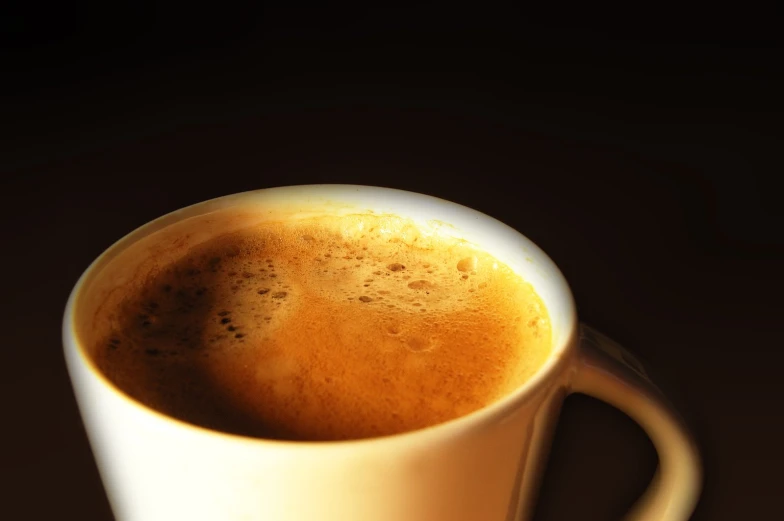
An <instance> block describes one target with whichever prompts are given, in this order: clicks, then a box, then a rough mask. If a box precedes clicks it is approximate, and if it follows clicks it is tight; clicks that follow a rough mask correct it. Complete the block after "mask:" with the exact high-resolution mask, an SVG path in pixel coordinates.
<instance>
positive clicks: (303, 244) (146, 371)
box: [90, 211, 551, 440]
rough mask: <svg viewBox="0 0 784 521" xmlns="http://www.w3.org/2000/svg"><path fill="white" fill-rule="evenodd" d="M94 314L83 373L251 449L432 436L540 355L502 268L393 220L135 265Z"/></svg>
mask: <svg viewBox="0 0 784 521" xmlns="http://www.w3.org/2000/svg"><path fill="white" fill-rule="evenodd" d="M212 219H213V221H214V222H219V221H220V220H221V219H229V220H230V219H235V220H236V216H234V217H232V216H231V212H230V211H226V212H224V214H223V215H222V214H221V213H220V212H218V214H216V215H215V216H214V217H213V218H212ZM213 221H211V222H213ZM182 233H183V234H184V235H183V237H185V236H187V233H185V232H182ZM178 247H181V244H180V243H179V242H178V241H177V240H176V239H172V238H171V237H168V238H166V239H165V240H164V239H161V241H160V244H159V245H157V246H156V248H158V251H160V252H166V251H174V250H176V248H178ZM153 257H154V256H153ZM160 259H168V257H167V256H166V255H163V254H161V256H160ZM154 260H155V259H154V258H153V259H152V261H154ZM115 262H122V256H120V258H118V259H116V260H115ZM96 309H97V311H96V312H95V315H94V318H93V322H92V324H91V326H90V327H91V328H92V330H94V331H95V332H97V333H95V334H96V335H97V336H96V337H94V338H92V339H91V341H92V347H93V348H94V349H93V357H94V362H95V364H96V365H97V367H98V368H99V369H100V371H102V372H103V374H104V375H105V376H106V377H107V378H108V379H110V380H111V381H112V382H113V383H114V384H115V385H116V386H117V387H118V388H119V389H121V390H122V391H124V392H125V393H127V394H128V395H130V396H131V397H133V398H135V399H136V400H138V401H140V402H142V403H144V404H146V405H148V406H149V407H151V408H154V409H156V410H158V411H160V412H162V413H164V414H167V415H170V416H172V417H175V418H178V419H181V420H183V421H186V422H189V423H192V424H196V425H200V426H203V427H207V428H210V429H215V430H220V431H225V432H230V433H235V434H241V435H246V436H254V437H262V438H275V439H290V440H345V439H357V438H366V437H373V436H382V435H390V434H395V433H400V432H405V431H410V430H413V429H418V428H422V427H427V426H430V425H435V424H438V423H441V422H444V421H447V420H450V419H453V418H456V417H459V416H462V415H465V414H468V413H470V412H472V411H475V410H477V409H479V408H482V407H484V406H486V405H488V404H490V403H492V402H494V401H496V400H498V399H499V398H501V397H503V396H504V395H505V394H508V393H509V392H510V391H511V390H513V389H514V388H516V387H518V386H519V385H521V384H522V383H524V382H525V381H526V380H527V379H528V378H530V377H531V376H532V375H533V374H534V373H535V372H536V371H537V369H538V368H539V367H540V366H541V365H542V364H543V362H544V361H545V360H546V358H547V357H548V355H549V352H550V344H551V332H550V323H549V318H548V315H547V310H546V309H545V307H544V304H543V303H542V301H541V299H540V298H539V296H538V295H537V294H536V293H535V291H534V290H533V288H532V287H531V286H530V285H529V284H528V283H526V282H525V281H524V280H522V279H521V278H520V277H519V276H518V275H517V274H515V273H514V272H513V271H512V270H511V269H510V268H509V267H507V266H506V265H504V264H503V263H501V262H500V261H498V260H497V259H495V258H494V257H492V256H491V255H489V254H487V253H485V252H483V251H481V250H478V249H476V248H474V247H472V246H471V245H469V244H466V243H464V242H462V241H459V240H457V239H453V238H450V237H447V236H441V235H439V234H437V233H426V232H423V231H422V230H421V229H420V228H418V227H417V226H416V225H415V224H414V223H412V222H410V221H407V220H405V219H402V218H399V217H394V216H379V215H347V216H341V217H303V218H298V219H281V220H277V221H273V222H254V223H253V224H249V225H248V226H245V227H240V228H239V229H234V230H233V231H230V232H227V233H222V234H219V235H218V236H215V237H209V238H207V239H206V240H201V241H199V242H198V243H197V244H191V245H188V246H187V248H185V249H184V251H182V252H180V253H178V254H177V255H173V256H171V259H169V260H162V261H161V262H160V263H159V264H157V265H155V266H153V267H152V268H149V267H148V269H145V270H137V271H136V272H134V274H133V276H132V277H130V278H129V280H127V281H125V282H123V283H122V284H119V283H118V285H117V288H115V289H113V290H112V291H111V292H110V293H107V296H106V297H105V299H104V301H102V302H101V303H100V305H98V306H97V308H96Z"/></svg>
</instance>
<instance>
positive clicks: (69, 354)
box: [62, 183, 578, 451]
mask: <svg viewBox="0 0 784 521" xmlns="http://www.w3.org/2000/svg"><path fill="white" fill-rule="evenodd" d="M293 191H305V192H309V193H311V194H315V195H325V194H329V195H330V197H334V198H336V199H337V200H338V201H339V200H340V194H346V193H349V192H361V193H362V194H363V195H365V194H367V195H366V196H368V197H369V196H371V195H378V194H382V193H383V194H386V195H395V196H399V197H411V198H415V199H419V200H421V201H429V202H431V203H435V204H438V205H445V207H449V208H451V209H453V210H456V211H460V212H464V213H467V214H468V215H471V216H473V217H475V218H477V219H481V220H484V221H485V222H487V223H488V224H492V225H493V226H494V227H499V229H501V230H503V229H506V231H507V232H512V233H513V234H514V235H516V236H517V237H519V239H521V240H523V241H525V242H526V246H527V247H528V248H529V249H532V250H536V251H537V254H538V255H539V257H540V259H542V260H544V261H545V262H547V263H548V264H549V265H548V266H547V268H548V273H549V275H550V277H552V280H553V283H554V284H555V285H556V286H558V287H559V293H560V298H562V299H564V302H563V304H564V306H565V307H566V309H567V311H568V312H567V314H566V319H565V320H564V324H563V328H562V329H564V334H562V335H561V336H562V339H561V341H559V342H557V343H556V342H555V341H553V344H552V346H551V353H550V355H549V356H548V358H547V360H546V361H545V362H544V364H542V365H541V366H540V367H539V368H538V370H537V371H536V372H535V373H534V375H533V376H531V377H530V378H528V379H527V380H526V381H525V382H524V383H522V384H521V385H520V386H518V387H516V388H515V389H514V390H513V391H512V392H509V393H507V394H506V395H505V396H503V397H502V398H500V399H498V400H496V401H494V402H492V403H490V404H488V405H486V406H484V407H482V408H480V409H478V410H476V411H473V412H471V413H469V414H466V415H463V416H459V417H457V418H453V419H451V420H447V421H445V422H442V423H438V424H434V425H430V426H427V427H422V428H419V429H414V430H409V431H405V432H402V433H397V434H389V435H383V436H374V437H369V438H358V439H346V440H327V441H308V440H304V441H303V440H279V439H268V438H259V437H252V436H246V435H241V434H234V433H229V432H224V431H219V430H215V429H210V428H207V427H202V426H200V425H196V424H192V423H189V422H186V421H184V420H180V419H178V418H175V417H172V416H169V415H167V414H164V413H162V412H160V411H158V410H156V409H154V408H152V407H150V406H148V405H146V404H144V403H142V402H140V401H138V400H136V399H134V398H132V397H131V396H130V395H128V394H126V393H125V392H124V391H123V390H121V389H120V388H119V387H117V386H116V385H115V384H114V383H113V382H112V381H111V380H109V379H108V378H107V377H106V376H105V375H104V374H103V373H102V372H101V371H100V370H99V369H98V368H97V367H96V365H95V364H94V363H93V361H92V360H91V358H90V356H89V355H88V354H87V352H86V349H85V347H84V346H83V345H82V344H81V342H80V341H79V337H78V335H77V333H76V330H75V327H74V319H75V311H76V303H77V301H78V299H79V298H80V295H81V294H82V291H83V288H84V285H85V283H86V281H87V280H88V278H89V277H90V276H91V275H92V274H93V273H94V272H96V271H97V270H99V269H100V268H101V266H102V265H104V264H105V263H107V262H109V261H110V260H111V258H112V257H113V256H115V255H118V254H120V253H121V252H122V251H123V250H124V249H126V248H127V247H129V246H131V245H132V244H134V243H135V242H136V241H138V240H140V239H142V238H143V237H145V236H147V234H149V233H152V232H154V231H155V230H157V229H160V228H163V227H165V226H168V225H170V224H174V223H176V222H178V221H180V220H181V218H182V217H187V216H189V215H188V214H189V213H190V212H194V211H195V210H198V209H199V208H201V207H208V206H210V205H215V204H223V203H226V202H229V203H231V202H232V201H233V200H241V199H244V198H249V197H253V196H254V195H257V194H261V193H265V194H273V195H274V194H275V193H280V194H285V193H286V192H293ZM344 197H345V195H344ZM194 215H198V214H194ZM401 216H403V217H406V215H405V214H402V215H401ZM491 253H492V252H491ZM62 339H63V348H64V355H65V359H66V365H67V369H68V372H69V376H70V378H71V380H72V385H73V384H74V379H75V378H77V373H78V374H79V377H87V378H90V379H92V380H94V381H96V382H97V383H98V385H99V386H100V387H101V389H102V390H103V391H105V392H106V393H109V394H111V395H112V396H113V398H114V399H115V403H117V404H122V406H124V407H127V408H129V409H132V410H134V411H135V412H136V413H137V414H140V415H142V416H143V417H146V418H147V419H148V420H149V421H154V422H158V423H160V424H165V425H167V426H169V427H172V428H175V429H178V430H180V431H182V432H183V433H189V434H191V435H193V436H201V437H205V436H206V437H208V438H212V439H214V440H223V441H226V442H229V443H234V444H236V443H240V444H246V445H248V444H249V445H252V446H255V447H272V448H276V449H280V448H288V449H293V450H297V451H300V450H305V449H319V450H324V449H327V448H333V449H346V448H356V447H359V446H377V445H379V444H396V443H405V442H409V441H411V440H414V439H420V440H422V441H426V440H428V439H435V438H440V437H442V436H447V437H451V436H456V435H458V434H459V433H460V432H463V431H465V430H470V429H472V428H475V427H478V426H481V425H485V424H487V423H490V422H493V421H494V420H495V421H497V420H498V419H499V418H505V417H507V416H508V415H510V414H511V413H513V412H514V411H515V410H517V409H518V408H520V407H521V406H523V405H524V404H525V403H527V402H528V401H529V400H530V399H532V398H533V397H534V396H536V395H537V394H538V392H537V391H539V390H540V389H542V388H544V387H546V386H547V385H549V384H550V383H551V381H552V380H553V379H554V378H556V376H557V375H558V374H560V373H561V372H562V369H563V368H564V367H565V366H567V365H568V364H569V360H570V358H571V355H572V354H573V352H574V350H575V346H576V344H577V341H578V320H577V314H576V311H575V303H574V297H573V295H572V292H571V289H570V287H569V285H568V283H567V281H566V279H565V277H564V276H563V273H562V272H561V271H560V269H559V268H558V267H557V265H556V264H555V263H554V262H553V261H552V259H550V257H549V256H548V255H547V254H546V253H545V252H544V251H543V250H541V248H539V247H538V246H537V245H536V244H535V243H534V242H533V241H531V240H530V239H528V238H527V237H526V236H524V235H523V234H522V233H521V232H519V231H517V230H515V229H513V228H511V227H509V226H508V225H506V224H505V223H503V222H501V221H499V220H498V219H496V218H494V217H492V216H490V215H487V214H485V213H482V212H480V211H478V210H475V209H473V208H470V207H467V206H464V205H461V204H459V203H456V202H453V201H449V200H446V199H442V198H439V197H436V196H432V195H427V194H423V193H419V192H413V191H408V190H401V189H397V188H388V187H380V186H370V185H350V184H329V183H326V184H303V185H285V186H274V187H269V188H261V189H256V190H248V191H243V192H237V193H232V194H228V195H223V196H219V197H215V198H212V199H207V200H204V201H200V202H197V203H194V204H191V205H187V206H184V207H182V208H179V209H176V210H174V211H171V212H168V213H166V214H164V215H161V216H160V217H157V218H155V219H153V220H151V221H148V222H146V223H145V224H142V225H141V226H138V227H137V228H135V229H133V230H131V231H130V232H128V233H127V234H125V235H124V236H123V237H121V238H120V239H118V240H117V241H115V242H114V243H113V244H111V245H110V246H109V247H108V248H106V249H104V251H103V252H102V253H101V254H100V255H99V256H98V257H96V258H95V259H94V260H93V261H92V262H91V263H90V264H89V266H88V267H87V268H86V269H85V270H84V271H83V272H82V274H81V275H80V277H79V279H78V280H77V282H76V284H75V285H74V286H73V288H72V290H71V292H70V294H69V297H68V300H67V303H66V306H65V312H64V314H63V322H62Z"/></svg>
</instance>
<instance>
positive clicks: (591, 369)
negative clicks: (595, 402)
mask: <svg viewBox="0 0 784 521" xmlns="http://www.w3.org/2000/svg"><path fill="white" fill-rule="evenodd" d="M580 329H581V345H580V354H579V359H578V363H577V371H576V374H575V378H574V380H573V384H572V388H571V392H575V393H583V394H587V395H589V396H592V397H594V398H598V399H600V400H602V401H604V402H607V403H608V404H610V405H612V406H614V407H617V408H618V409H620V410H621V411H623V412H624V413H625V414H627V415H628V416H629V417H631V418H632V419H633V420H634V421H636V422H637V423H638V424H639V425H640V426H641V427H642V428H643V429H644V430H645V432H646V433H647V434H648V436H649V437H650V438H651V441H652V442H653V445H654V447H656V451H657V452H658V454H659V466H658V468H657V469H656V474H655V475H654V477H653V480H652V481H651V484H650V485H649V486H648V489H647V490H646V491H645V493H644V494H643V496H642V497H641V498H640V499H639V500H638V501H637V502H636V503H635V504H634V506H633V507H632V509H631V511H630V512H629V513H628V514H627V516H626V517H625V518H624V519H625V520H626V521H654V520H657V521H659V520H673V521H676V520H683V521H685V520H688V519H689V517H690V516H691V514H692V512H693V511H694V508H695V506H696V504H697V499H698V497H699V495H700V491H701V489H702V464H701V460H700V455H699V450H698V448H697V444H696V442H695V440H694V437H693V436H692V434H691V433H690V431H689V429H688V428H687V427H686V425H685V423H684V422H683V420H682V419H681V417H680V416H679V415H678V413H677V411H676V410H675V408H674V407H673V406H672V405H671V404H670V403H669V402H668V401H667V398H666V397H665V396H664V394H662V392H661V391H660V390H659V388H658V387H656V385H655V384H654V383H653V382H652V381H651V380H650V378H649V377H648V374H647V373H646V371H645V368H644V367H643V366H642V364H641V363H640V362H639V361H638V360H637V359H636V358H635V357H634V356H633V355H631V354H630V353H629V352H628V351H626V350H625V349H624V348H622V347H621V346H620V345H618V344H617V343H616V342H614V341H612V340H611V339H609V338H608V337H606V336H605V335H603V334H601V333H599V332H598V331H596V330H595V329H593V328H590V327H588V326H586V325H585V324H581V326H580Z"/></svg>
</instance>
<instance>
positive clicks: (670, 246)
mask: <svg viewBox="0 0 784 521" xmlns="http://www.w3.org/2000/svg"><path fill="white" fill-rule="evenodd" d="M59 9H60V10H59V11H46V12H41V11H36V10H35V9H33V8H26V9H23V8H13V7H12V8H11V11H9V12H8V13H4V15H3V16H1V17H0V20H2V24H3V25H2V35H3V47H2V52H3V56H2V57H3V62H2V63H3V64H4V65H3V69H4V70H3V73H2V74H3V87H2V88H3V93H4V96H3V98H2V100H3V101H2V114H1V117H0V121H2V126H1V127H0V129H1V130H2V136H0V147H2V149H0V156H2V158H1V159H0V161H1V163H0V166H1V167H2V175H3V179H2V196H3V204H2V205H0V208H2V210H1V211H2V219H3V221H2V222H3V225H4V228H3V229H4V232H5V236H6V239H5V242H4V246H3V248H2V251H3V253H2V255H1V256H0V258H1V259H2V266H1V267H2V269H3V272H4V274H5V277H3V282H2V288H3V290H2V291H3V293H2V295H3V299H2V301H3V304H2V305H3V313H2V320H3V322H2V331H3V332H4V335H5V338H4V340H3V347H2V349H3V353H4V356H3V358H2V360H3V363H2V365H1V366H0V367H2V379H0V381H1V382H2V386H3V388H2V390H1V391H0V397H2V402H3V403H2V407H3V409H2V410H3V411H4V413H5V417H6V421H5V422H4V427H3V437H4V438H5V440H6V441H5V443H4V445H3V448H4V451H3V452H4V456H3V472H2V474H3V476H2V478H0V479H2V482H3V485H4V493H3V496H4V498H5V499H4V509H8V510H9V511H11V512H16V513H17V514H19V515H20V516H21V517H20V519H22V518H23V519H48V518H50V516H51V515H53V514H56V513H67V514H74V515H77V516H79V517H80V518H82V519H95V520H108V519H111V514H110V511H109V507H108V504H107V502H106V499H105V496H104V494H103V491H102V488H101V485H100V482H99V479H98V476H97V473H96V469H95V466H94V463H93V461H92V458H91V454H90V450H89V447H88V445H87V441H86V438H85V435H84V431H83V428H82V425H81V422H80V419H79V417H78V414H77V411H76V405H75V402H74V399H73V396H72V393H71V390H70V386H69V383H68V379H67V375H66V373H65V368H64V363H63V359H62V355H61V344H60V337H59V321H60V319H61V314H62V309H63V306H64V304H65V300H66V298H67V295H68V292H69V291H70V288H71V287H72V285H73V284H74V283H75V281H76V279H77V278H78V276H79V275H80V273H81V272H82V270H83V269H84V268H86V267H87V265H88V264H89V262H90V261H91V260H92V259H93V258H94V257H95V256H97V255H98V254H99V253H100V252H101V251H102V250H103V249H105V248H106V247H108V246H109V245H110V244H111V243H112V242H113V241H114V240H116V239H118V238H119V237H121V236H122V235H124V234H125V233H127V232H129V231H130V230H132V229H133V228H135V227H137V226H139V225H141V224H143V223H145V222H146V221H148V220H150V219H152V218H154V217H157V216H159V215H161V214H163V213H166V212H169V211H172V210H174V209H177V208H179V207H181V206H183V205H187V204H191V203H195V202H198V201H201V200H203V199H206V198H211V197H216V196H220V195H224V194H229V193H233V192H237V191H241V190H250V189H255V188H262V187H267V186H275V185H287V184H304V183H320V182H340V183H361V184H374V185H382V186H392V187H399V188H405V189H409V190H414V191H419V192H425V193H429V194H433V195H436V196H440V197H444V198H447V199H451V200H454V201H457V202H459V203H462V204H465V205H468V206H471V207H474V208H477V209H479V210H481V211H483V212H485V213H488V214H489V215H492V216H494V217H496V218H498V219H500V220H502V221H504V222H506V223H508V224H510V225H512V226H513V227H515V228H517V229H518V230H520V231H521V232H523V233H524V234H526V235H527V236H529V237H530V238H531V239H533V240H534V241H536V242H537V243H538V244H539V245H540V246H542V247H543V248H544V249H545V251H547V252H548V253H549V254H550V255H551V256H552V257H553V259H554V260H555V261H556V263H557V264H558V265H559V266H560V267H561V268H562V270H563V271H564V273H565V275H566V277H567V278H568V279H569V281H570V282H571V284H572V287H573V290H574V293H575V296H576V299H577V302H578V306H579V310H580V313H581V316H582V319H583V320H585V321H587V322H589V323H591V324H593V325H595V326H596V327H598V328H599V329H601V330H602V331H604V332H605V333H607V334H609V335H610V336H612V337H614V338H616V339H617V340H619V341H620V342H621V343H623V344H624V345H626V346H628V347H629V348H631V349H632V350H633V351H634V352H636V353H638V354H639V355H641V357H642V358H643V359H645V360H647V361H648V363H649V364H650V366H651V367H653V368H654V370H655V371H657V372H658V373H659V374H660V375H661V377H662V378H663V379H664V382H665V384H664V386H665V387H666V388H668V389H670V390H671V391H672V392H674V393H675V401H676V402H677V403H678V404H679V406H680V407H681V408H682V409H683V410H684V412H685V414H686V415H687V416H688V417H689V419H690V420H691V421H692V422H693V425H694V429H695V431H696V432H697V435H698V437H699V439H700V442H701V444H702V448H703V450H704V455H705V467H706V481H705V492H704V495H703V497H702V500H701V502H700V505H699V507H698V510H697V513H696V514H695V516H694V519H699V520H725V519H726V520H735V519H762V518H763V516H766V515H767V513H768V511H770V510H773V511H778V510H779V500H778V497H777V493H778V491H779V490H778V488H779V485H780V484H781V479H780V472H781V470H780V469H781V465H782V463H784V461H782V447H781V443H782V442H781V440H782V439H784V427H782V425H781V420H780V418H779V410H780V409H781V398H782V392H781V385H780V376H779V375H780V372H781V369H780V368H781V366H782V364H781V363H782V354H781V349H782V345H781V340H780V338H781V336H780V332H781V318H780V317H781V312H782V306H781V303H780V294H781V289H782V288H781V284H780V282H779V281H778V280H777V279H778V278H780V277H778V273H777V272H778V271H779V269H778V268H780V267H781V265H782V259H783V257H782V250H783V249H784V238H783V236H782V224H784V223H782V219H781V210H780V203H779V201H780V198H781V193H780V192H779V191H778V190H777V189H776V184H775V182H774V181H775V177H776V176H777V175H780V174H781V173H782V161H781V158H780V154H781V150H782V146H781V145H782V141H781V135H780V133H779V131H778V128H777V127H778V125H779V123H778V122H779V121H780V118H781V116H782V112H781V110H780V108H781V107H780V104H779V100H778V98H779V96H780V93H781V92H782V86H783V85H782V81H781V76H780V74H779V71H778V68H779V67H780V56H781V41H780V40H776V39H775V38H776V37H777V36H776V35H777V33H776V32H775V31H774V28H775V27H774V25H773V22H772V19H773V18H772V17H771V16H770V14H769V13H754V14H753V15H748V16H739V14H738V13H737V12H733V13H726V14H723V15H722V14H721V13H719V15H720V16H719V17H718V18H716V17H715V14H716V13H715V10H714V12H713V15H712V16H713V18H710V19H706V18H705V17H704V16H703V15H702V14H701V15H700V16H693V17H690V16H687V14H686V13H683V12H681V13H679V14H678V16H677V17H674V16H670V14H669V13H666V12H665V13H660V14H659V16H658V17H657V18H656V19H655V20H653V21H651V20H650V16H648V15H645V16H639V15H634V14H632V13H614V15H616V16H620V19H621V20H624V22H623V23H613V22H610V21H609V20H610V19H607V18H604V17H603V16H602V15H600V14H597V13H591V14H590V16H588V15H587V14H586V13H572V14H571V15H569V16H565V15H563V14H561V15H559V16H558V17H545V16H540V15H536V16H535V15H534V14H533V13H531V12H529V11H525V12H522V11H521V12H504V13H495V12H490V11H487V12H481V13H480V12H476V11H469V10H465V11H461V12H456V11H455V8H454V7H452V8H450V9H448V10H443V9H438V8H436V7H428V5H424V6H420V7H419V8H418V9H416V10H401V9H398V10H391V9H389V10H385V9H381V8H376V9H364V10H361V11H354V10H347V9H346V10H340V9H329V10H327V9H320V10H313V9H293V8H292V9H287V10H283V9H274V10H271V9H265V10H262V9H257V10H256V11H254V12H250V11H229V10H226V11H225V12H215V11H207V10H199V8H196V7H193V6H191V7H190V8H189V9H188V10H187V11H178V10H176V9H170V10H163V9H161V8H153V7H151V6H146V5H144V4H134V7H133V8H127V9H126V10H125V11H124V12H123V11H122V9H121V10H120V12H114V11H112V12H110V11H108V10H106V11H105V12H100V11H96V10H94V9H88V8H81V7H79V8H77V7H69V8H67V9H66V8H59ZM613 20H616V18H613ZM646 21H647V22H646ZM775 333H779V334H775ZM655 465H656V455H655V452H654V450H653V448H652V446H651V444H650V442H649V441H648V440H647V438H646V437H645V435H644V434H643V432H642V431H641V430H640V429H639V428H638V427H637V426H636V425H635V424H633V423H632V422H631V421H630V420H628V419H627V418H626V417H625V416H624V415H623V414H621V413H619V412H618V411H615V410H613V409H612V408H610V407H608V406H606V405H603V404H602V403H599V402H597V401H594V400H592V399H589V398H585V397H582V396H573V397H571V398H569V399H568V401H567V403H566V406H565V410H564V412H563V416H562V419H561V423H560V427H559V430H558V434H557V437H556V439H555V443H554V447H553V453H552V457H551V464H550V466H549V468H548V471H547V475H546V476H545V480H544V486H543V490H542V496H541V500H540V503H539V506H538V510H537V513H536V517H535V519H537V520H538V521H544V520H561V519H581V520H593V519H596V520H601V519H615V518H617V517H618V516H619V515H620V514H621V513H622V512H623V511H624V510H625V509H626V508H627V507H628V506H629V505H630V504H631V503H632V502H633V500H634V499H635V498H636V497H637V496H638V495H639V494H640V493H641V491H642V490H644V488H645V486H646V484H647V482H648V480H649V479H650V477H651V476H652V473H653V471H654V468H655ZM303 499H306V498H303Z"/></svg>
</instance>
